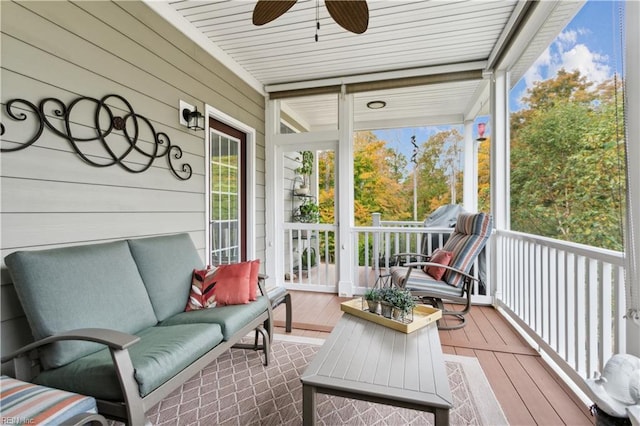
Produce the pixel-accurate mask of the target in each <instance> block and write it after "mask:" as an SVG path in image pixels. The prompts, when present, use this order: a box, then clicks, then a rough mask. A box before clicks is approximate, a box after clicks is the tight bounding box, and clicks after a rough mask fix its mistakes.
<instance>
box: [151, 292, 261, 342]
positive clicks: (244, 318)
mask: <svg viewBox="0 0 640 426" xmlns="http://www.w3.org/2000/svg"><path fill="white" fill-rule="evenodd" d="M268 303H269V298H267V297H265V296H258V300H256V301H255V302H251V303H248V304H246V305H229V306H218V307H215V308H213V309H200V310H199V311H189V312H182V313H180V314H178V315H174V316H173V317H171V318H167V319H166V320H164V321H162V322H161V323H160V324H159V325H161V326H170V325H176V324H197V323H207V324H220V327H221V328H222V334H223V335H224V340H229V339H230V338H231V337H233V335H234V334H235V333H237V332H238V330H240V329H241V328H242V327H244V326H245V325H247V324H249V323H250V322H251V321H253V320H254V319H255V318H256V317H257V316H258V315H260V314H262V313H263V312H266V311H267V309H268V305H267V304H268Z"/></svg>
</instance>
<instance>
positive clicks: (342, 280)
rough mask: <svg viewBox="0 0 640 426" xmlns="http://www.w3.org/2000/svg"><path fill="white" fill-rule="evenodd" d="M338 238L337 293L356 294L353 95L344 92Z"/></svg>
mask: <svg viewBox="0 0 640 426" xmlns="http://www.w3.org/2000/svg"><path fill="white" fill-rule="evenodd" d="M338 129H339V142H338V155H337V156H336V158H337V160H338V179H337V182H338V184H337V185H336V191H337V192H338V194H337V195H338V214H337V218H336V219H337V224H338V234H339V235H338V241H339V242H340V247H338V250H337V253H336V254H337V261H338V268H339V281H338V295H340V296H341V297H351V296H353V274H355V273H357V272H355V271H356V270H357V268H356V261H357V259H355V258H354V251H355V248H354V241H353V235H352V234H351V230H352V229H353V226H354V223H353V215H354V213H353V199H354V191H353V95H348V94H346V93H344V91H343V92H342V93H341V94H340V97H339V101H338Z"/></svg>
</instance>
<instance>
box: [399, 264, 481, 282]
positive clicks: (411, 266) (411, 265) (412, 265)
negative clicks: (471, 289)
mask: <svg viewBox="0 0 640 426" xmlns="http://www.w3.org/2000/svg"><path fill="white" fill-rule="evenodd" d="M404 266H405V267H409V269H408V270H407V275H406V276H405V282H406V280H407V279H408V278H409V275H411V271H412V270H413V269H414V268H413V267H414V266H419V267H422V266H435V267H438V268H445V269H448V270H450V271H454V272H457V273H458V274H460V275H462V276H463V277H465V278H469V279H471V280H473V281H478V279H477V278H475V277H474V276H473V275H469V274H467V273H466V272H463V271H461V270H460V269H456V268H453V267H451V266H447V265H442V264H440V263H434V262H412V263H405V264H404Z"/></svg>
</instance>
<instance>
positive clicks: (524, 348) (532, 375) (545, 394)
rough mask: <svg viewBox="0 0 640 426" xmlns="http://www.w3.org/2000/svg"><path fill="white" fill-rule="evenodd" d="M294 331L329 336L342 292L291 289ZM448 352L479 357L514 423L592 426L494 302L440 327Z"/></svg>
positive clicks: (278, 314)
mask: <svg viewBox="0 0 640 426" xmlns="http://www.w3.org/2000/svg"><path fill="white" fill-rule="evenodd" d="M291 294H292V305H293V331H292V333H291V334H293V335H297V336H305V337H315V338H322V339H324V338H326V337H327V336H328V333H329V332H331V330H332V328H333V326H334V325H335V324H336V322H337V321H338V320H339V319H340V317H341V316H342V311H340V303H341V302H343V301H345V300H349V299H344V298H340V297H338V296H336V295H332V294H325V293H312V292H299V291H298V292H296V291H294V292H291ZM274 314H275V325H276V333H280V334H285V330H284V328H282V327H283V326H284V315H285V308H284V305H280V306H279V307H277V308H276V309H275V311H274ZM440 341H441V343H442V350H443V352H445V353H450V354H455V355H463V356H472V357H476V358H478V360H479V361H480V365H482V369H483V371H484V373H485V375H486V376H487V378H488V380H489V383H490V384H491V387H492V389H493V392H494V393H495V395H496V397H497V398H498V401H500V405H501V406H502V409H503V411H504V413H505V415H506V416H507V420H508V421H509V424H511V425H592V424H594V422H595V421H594V418H593V417H592V416H591V414H590V413H589V409H588V408H587V407H586V406H585V405H584V404H583V403H582V402H581V401H580V399H578V398H577V397H576V396H575V395H574V394H573V392H571V390H570V389H569V388H568V387H567V386H566V385H565V384H564V383H563V382H562V381H561V380H560V379H559V378H558V376H557V375H556V374H555V373H554V372H553V371H552V370H551V369H550V368H549V367H548V366H547V365H546V364H545V362H544V361H543V360H542V358H541V357H540V355H539V354H538V353H537V352H536V351H535V350H533V349H532V348H531V347H530V346H529V345H528V344H527V343H526V341H525V340H524V339H522V338H521V337H520V336H519V335H518V334H517V332H516V331H515V330H513V328H512V327H511V326H510V325H509V323H508V322H507V321H506V320H505V319H504V318H502V316H501V315H500V314H499V313H498V312H497V311H496V310H495V309H493V308H492V307H484V306H482V307H479V306H474V307H473V308H472V310H471V314H470V318H469V319H468V321H467V325H466V326H465V327H464V328H462V329H460V330H453V331H440Z"/></svg>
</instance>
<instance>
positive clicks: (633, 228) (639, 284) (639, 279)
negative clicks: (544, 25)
mask: <svg viewBox="0 0 640 426" xmlns="http://www.w3.org/2000/svg"><path fill="white" fill-rule="evenodd" d="M625 7H626V24H625V27H626V44H627V48H626V58H625V59H626V69H625V80H626V92H625V96H626V97H625V101H626V104H625V109H626V123H627V129H626V130H627V156H628V158H627V165H628V166H629V167H628V172H627V185H628V190H627V197H628V199H627V226H626V234H625V259H626V262H627V264H626V286H627V309H628V311H627V321H626V325H627V353H629V354H632V355H635V356H638V357H640V265H639V264H640V168H639V167H637V165H638V164H640V3H639V2H636V1H629V2H626V3H625Z"/></svg>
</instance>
